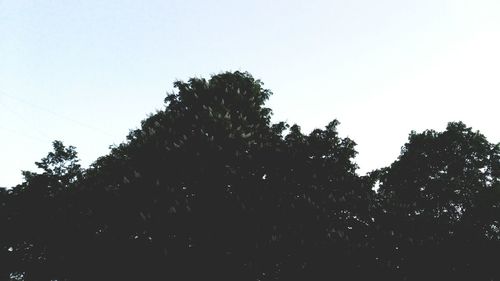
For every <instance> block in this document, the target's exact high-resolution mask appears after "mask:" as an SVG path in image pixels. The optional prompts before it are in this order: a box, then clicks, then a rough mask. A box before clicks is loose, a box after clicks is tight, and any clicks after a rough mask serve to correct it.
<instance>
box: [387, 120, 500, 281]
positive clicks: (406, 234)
mask: <svg viewBox="0 0 500 281" xmlns="http://www.w3.org/2000/svg"><path fill="white" fill-rule="evenodd" d="M499 176H500V148H499V145H495V144H492V143H489V142H488V141H487V140H486V138H485V136H484V135H482V134H480V133H479V132H474V131H472V129H471V128H468V127H466V126H465V124H463V123H461V122H456V123H449V124H448V126H447V128H446V130H445V131H444V132H436V131H433V130H427V131H424V132H423V133H419V134H417V133H415V132H412V133H411V134H410V137H409V141H408V143H407V144H405V146H404V147H403V148H402V151H401V155H400V156H399V158H398V160H397V161H396V162H394V163H393V164H392V165H391V166H390V167H388V168H386V169H384V170H383V171H382V173H381V176H380V189H379V191H380V196H381V198H382V200H383V203H382V206H383V207H382V209H381V211H382V214H381V216H380V217H379V223H381V224H382V225H383V227H384V228H385V230H386V234H389V236H392V237H389V240H390V241H392V242H391V243H392V244H389V245H385V246H384V247H385V248H387V247H390V248H392V250H391V252H392V253H388V255H390V258H389V259H390V260H391V262H392V266H393V267H396V268H401V270H402V271H403V272H405V274H406V276H405V277H406V278H408V279H412V280H413V279H415V280H420V279H422V278H425V277H424V276H422V274H425V273H423V271H422V270H421V267H422V266H428V270H430V271H432V272H433V273H434V274H441V276H442V277H446V278H450V276H455V278H463V277H464V276H470V278H474V279H476V280H478V279H481V280H490V279H491V278H493V279H496V278H498V277H499V275H498V274H499V272H498V271H496V270H495V267H494V266H492V264H491V261H490V260H489V256H488V254H493V251H492V250H493V249H495V250H498V249H499V248H498V247H499V242H500V240H499V238H500V236H499V229H500V228H499V225H498V224H499V218H500V213H499V211H500V209H499V207H500V205H499V202H500V197H499V195H500V185H499V183H500V177H499ZM381 245H382V244H381ZM434 276H436V275H434Z"/></svg>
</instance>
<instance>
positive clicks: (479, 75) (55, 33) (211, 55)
mask: <svg viewBox="0 0 500 281" xmlns="http://www.w3.org/2000/svg"><path fill="white" fill-rule="evenodd" d="M498 15H500V1H498V0H484V1H483V0H470V1H466V0H449V1H443V0H430V1H427V0H414V1H406V0H379V1H373V0H362V1H361V0H343V1H339V0H323V1H317V0H307V1H293V0H286V1H285V0H283V1H281V0H279V1H278V0H265V1H264V0H256V1H235V0H231V1H229V0H219V1H210V0H200V1H193V0H175V1H174V0H172V1H169V0H162V1H153V0H150V1H143V0H142V1H139V0H138V1H130V0H120V1H111V0H108V1H102V0H99V1H97V0H85V1H73V0H65V1H63V0H37V1H34V0H31V1H27V0H0V136H1V137H0V157H1V158H0V159H1V161H0V186H12V185H15V184H17V183H20V182H21V179H22V178H21V173H20V171H21V170H33V169H34V167H35V166H34V164H33V163H34V162H35V161H37V160H39V159H40V158H42V157H43V156H45V155H46V154H47V153H48V152H49V151H50V150H51V141H52V140H54V139H59V140H62V141H63V142H64V143H65V144H68V145H74V146H76V147H77V149H78V151H79V155H80V158H81V159H82V163H83V164H84V165H88V164H89V163H91V162H93V161H94V160H95V159H96V158H97V157H98V156H101V155H104V154H106V153H107V152H108V147H109V145H112V144H118V143H120V142H122V141H123V140H124V139H125V136H126V134H127V133H128V131H129V129H133V128H136V127H138V126H139V124H140V121H141V120H142V119H144V118H145V117H146V116H147V114H148V113H151V112H153V111H155V110H156V109H161V108H162V107H163V98H164V97H165V94H166V92H168V91H172V82H174V81H175V80H177V79H184V80H185V79H188V78H189V77H192V76H198V77H199V76H203V77H209V75H210V74H215V73H219V72H221V71H226V70H244V71H249V72H250V73H252V74H253V75H254V77H256V78H259V79H261V80H262V81H263V82H264V83H265V86H266V87H267V88H269V89H271V90H272V91H273V92H274V95H273V96H272V97H271V99H270V100H269V102H268V104H267V106H269V107H271V108H272V109H273V111H274V120H275V121H288V122H289V123H298V124H299V125H301V126H302V128H303V130H304V131H305V132H309V131H310V130H312V129H313V128H316V127H323V126H324V125H326V124H327V123H328V122H329V121H331V120H332V119H334V118H337V119H339V120H340V122H341V125H340V127H339V131H340V133H341V135H342V136H349V137H351V138H353V139H354V140H355V141H356V142H357V143H358V146H357V150H358V152H359V155H358V157H357V158H356V162H357V163H358V164H359V166H360V173H364V172H366V171H369V170H371V169H375V168H378V167H382V166H385V165H388V164H390V163H391V162H392V161H393V160H395V159H396V157H397V156H398V155H399V151H400V147H401V146H402V145H403V144H404V142H405V141H406V140H407V137H408V133H409V132H410V131H411V130H417V131H421V130H423V129H437V130H443V129H444V128H445V126H446V123H447V122H448V121H458V120H462V121H464V122H465V123H466V124H467V125H469V126H472V127H473V128H474V129H477V130H480V131H481V132H483V133H484V134H485V135H486V136H487V137H488V139H489V140H490V141H491V142H499V141H500V130H499V126H498V122H499V121H500V110H499V109H498V108H499V105H500V79H499V78H500V17H499V16H498Z"/></svg>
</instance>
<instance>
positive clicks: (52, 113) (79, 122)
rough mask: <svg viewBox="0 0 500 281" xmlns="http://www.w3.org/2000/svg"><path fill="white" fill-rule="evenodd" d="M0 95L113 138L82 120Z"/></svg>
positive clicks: (4, 94)
mask: <svg viewBox="0 0 500 281" xmlns="http://www.w3.org/2000/svg"><path fill="white" fill-rule="evenodd" d="M0 95H2V96H4V97H7V98H10V99H12V100H15V101H17V102H19V103H23V104H25V105H28V106H30V107H31V108H34V109H37V110H38V111H43V112H46V113H50V114H51V115H53V116H56V117H58V118H60V119H63V120H65V121H66V122H69V123H73V124H76V125H79V126H80V127H84V128H86V129H88V130H92V131H94V132H96V133H99V134H101V135H106V136H108V137H113V136H112V135H111V134H109V133H107V132H106V131H105V130H102V129H100V128H96V127H95V126H92V125H89V124H86V123H84V122H81V121H80V120H76V119H75V118H72V117H69V116H66V115H64V114H61V113H58V112H55V111H52V110H50V109H48V108H45V107H43V106H40V105H37V104H34V103H32V102H29V101H26V100H24V99H21V98H18V97H15V96H12V95H10V94H7V93H6V92H5V91H2V90H0Z"/></svg>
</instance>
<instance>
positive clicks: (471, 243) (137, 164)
mask: <svg viewBox="0 0 500 281" xmlns="http://www.w3.org/2000/svg"><path fill="white" fill-rule="evenodd" d="M174 86H175V88H176V89H177V91H176V93H172V94H169V95H168V96H167V97H166V99H165V109H164V110H161V111H158V112H156V113H155V114H152V115H151V116H150V117H148V118H147V119H146V120H144V121H143V122H142V123H141V128H139V129H136V130H132V131H131V132H130V133H129V135H128V137H127V141H126V142H125V143H122V144H120V145H118V146H116V147H113V149H112V150H111V152H110V153H109V154H108V155H106V156H103V157H101V158H99V159H98V160H97V161H96V162H95V163H94V164H93V165H92V166H91V167H90V168H88V169H86V170H82V169H81V168H80V166H79V164H78V159H77V154H76V151H75V148H74V147H71V146H70V147H65V146H64V145H63V144H62V143H61V142H58V141H56V142H54V143H53V146H54V151H53V152H50V153H49V154H48V155H47V156H46V157H45V158H42V160H41V161H40V162H36V164H37V166H38V167H39V168H40V169H41V170H42V171H43V172H42V173H33V172H23V174H24V176H25V181H24V182H23V183H22V184H20V185H18V186H16V187H14V188H12V189H9V190H0V191H1V192H0V210H1V212H0V224H1V229H2V232H1V233H0V235H1V236H0V259H1V261H0V262H1V265H2V266H0V278H2V279H3V280H141V279H144V280H148V279H149V280H160V279H161V280H164V279H172V280H202V279H218V280H221V279H222V280H323V279H324V280H327V279H328V280H330V279H335V278H337V279H341V280H364V279H367V278H374V277H375V278H377V279H393V280H404V279H406V280H412V279H415V280H417V279H418V280H420V279H424V278H427V279H433V278H431V277H430V276H431V275H426V274H425V273H423V271H422V270H419V268H418V267H419V266H425V267H426V268H428V269H432V270H433V272H437V273H438V274H440V275H439V276H441V277H445V278H447V279H449V278H450V277H453V278H455V279H457V278H458V279H460V277H463V276H467V277H470V279H473V278H472V277H474V279H478V280H490V279H497V278H499V272H498V271H497V269H496V267H495V266H494V264H493V260H489V259H488V258H487V255H489V254H493V253H495V251H497V250H498V245H499V241H500V237H499V235H500V234H499V229H500V226H499V225H498V224H499V218H500V216H499V215H500V214H499V210H500V209H499V207H500V197H499V195H500V192H499V190H500V187H499V182H500V177H499V174H500V153H499V146H498V145H493V144H491V143H489V142H488V141H487V140H486V138H485V137H484V136H483V135H481V134H480V133H478V132H473V131H472V130H471V129H470V128H467V127H466V126H465V125H464V124H462V123H450V124H449V126H448V128H447V130H446V131H444V132H441V133H440V132H435V131H425V132H423V133H420V134H417V133H415V132H412V134H411V135H410V138H409V141H408V143H407V144H406V145H405V146H404V147H403V149H402V152H401V156H400V157H399V158H398V159H397V160H396V161H395V162H394V163H393V164H392V165H391V166H390V167H386V168H384V169H381V170H378V171H374V172H372V173H369V174H368V175H366V176H359V175H358V174H357V173H356V169H357V166H356V164H355V162H354V157H355V156H356V151H355V145H356V144H355V142H354V141H353V140H351V139H349V138H342V137H340V136H339V134H338V132H337V126H338V125H339V122H338V121H337V120H333V121H332V122H330V123H329V124H328V125H327V126H326V127H325V128H324V129H316V130H314V131H312V132H311V133H309V134H304V133H302V132H301V130H300V127H299V126H298V125H292V126H290V125H288V124H286V123H283V122H281V123H276V124H273V123H272V122H271V114H272V112H271V110H270V109H269V108H266V107H264V103H265V101H266V100H267V99H268V98H269V96H270V95H271V92H270V91H269V90H266V89H264V88H263V84H262V83H261V82H260V81H259V80H255V79H254V78H253V77H252V76H251V75H250V74H248V73H242V72H233V73H229V72H228V73H222V74H218V75H214V76H212V77H211V78H210V79H209V80H206V79H202V78H192V79H190V80H189V81H187V82H182V81H177V82H175V83H174ZM377 181H378V182H380V189H379V192H378V193H375V192H374V191H372V188H373V186H374V185H375V183H376V182H377ZM459 251H463V254H460V253H459ZM483 253H485V254H483Z"/></svg>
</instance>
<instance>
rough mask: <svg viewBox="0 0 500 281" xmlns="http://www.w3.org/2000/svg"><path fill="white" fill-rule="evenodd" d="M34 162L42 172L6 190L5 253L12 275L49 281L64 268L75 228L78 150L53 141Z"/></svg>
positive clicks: (25, 172) (3, 243) (26, 177)
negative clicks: (73, 207) (73, 191)
mask: <svg viewBox="0 0 500 281" xmlns="http://www.w3.org/2000/svg"><path fill="white" fill-rule="evenodd" d="M53 148H54V151H53V152H50V153H49V154H48V155H47V156H46V157H44V158H42V160H41V161H40V162H36V165H37V167H38V168H40V169H41V170H42V173H35V172H28V171H23V175H24V180H25V181H24V182H23V183H22V184H20V185H18V186H16V187H14V188H12V189H11V190H8V191H5V192H3V195H4V196H3V197H4V199H3V200H2V207H3V210H4V211H5V212H3V214H4V216H3V217H2V218H1V219H2V223H3V226H4V227H3V228H2V229H3V234H4V236H3V238H4V239H2V245H3V247H2V251H3V254H4V258H5V259H6V260H7V264H9V266H10V272H7V274H13V276H17V277H19V278H22V280H51V279H52V278H54V277H57V276H58V272H59V270H60V269H59V268H62V267H63V266H64V264H61V263H60V262H61V261H63V260H64V255H65V252H66V251H67V250H68V249H67V248H65V246H66V244H65V243H64V241H67V239H68V237H67V235H68V233H69V232H70V230H71V225H70V224H71V222H70V221H69V220H70V219H69V217H68V215H69V208H70V207H71V204H72V200H71V196H70V193H69V191H70V188H71V187H72V185H73V184H74V182H75V181H76V180H77V179H78V178H80V177H81V176H82V170H81V168H80V165H78V158H77V153H76V150H75V148H74V147H73V146H70V147H65V146H64V145H63V143H62V142H60V141H54V142H53Z"/></svg>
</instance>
